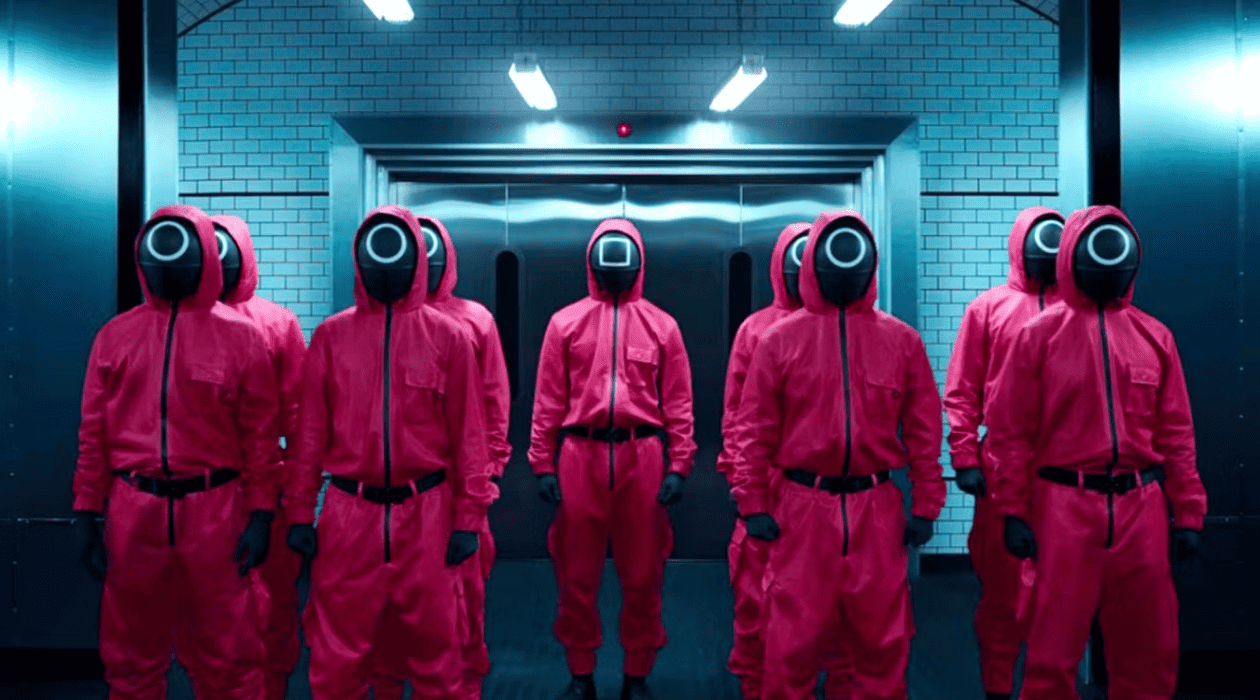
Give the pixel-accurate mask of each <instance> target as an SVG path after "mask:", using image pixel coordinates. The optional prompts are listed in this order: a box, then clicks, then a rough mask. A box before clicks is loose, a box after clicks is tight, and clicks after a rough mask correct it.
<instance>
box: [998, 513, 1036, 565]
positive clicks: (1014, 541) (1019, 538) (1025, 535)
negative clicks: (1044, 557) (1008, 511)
mask: <svg viewBox="0 0 1260 700" xmlns="http://www.w3.org/2000/svg"><path fill="white" fill-rule="evenodd" d="M1002 541H1003V542H1004V543H1005V544H1006V551H1008V552H1010V553H1011V556H1013V557H1015V558H1016V559H1033V560H1036V559H1037V540H1036V539H1035V538H1033V531H1032V528H1031V527H1028V523H1026V522H1024V520H1023V518H1017V517H1015V516H1013V515H1008V516H1006V522H1005V525H1004V527H1003V529H1002Z"/></svg>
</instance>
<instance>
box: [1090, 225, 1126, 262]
mask: <svg viewBox="0 0 1260 700" xmlns="http://www.w3.org/2000/svg"><path fill="white" fill-rule="evenodd" d="M1103 231H1113V232H1114V233H1115V234H1116V235H1118V236H1120V240H1122V241H1124V249H1123V250H1121V251H1120V254H1119V255H1117V256H1116V257H1114V258H1104V257H1102V256H1101V255H1099V254H1098V251H1097V250H1096V249H1095V248H1094V242H1095V241H1097V240H1098V234H1100V233H1102V232H1103ZM1129 238H1130V237H1129V232H1128V231H1126V230H1124V229H1123V228H1121V227H1119V226H1116V225H1115V224H1106V225H1103V226H1099V227H1098V228H1096V229H1094V231H1093V232H1092V233H1090V234H1089V239H1088V240H1086V241H1085V250H1086V252H1088V253H1089V257H1091V258H1093V260H1094V262H1096V263H1098V264H1099V265H1102V266H1103V267H1112V266H1113V265H1117V264H1119V263H1120V262H1122V261H1123V260H1124V259H1125V258H1127V257H1129V248H1130V246H1132V245H1133V244H1132V243H1130V242H1129Z"/></svg>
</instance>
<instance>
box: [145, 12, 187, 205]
mask: <svg viewBox="0 0 1260 700" xmlns="http://www.w3.org/2000/svg"><path fill="white" fill-rule="evenodd" d="M175 15H176V12H175V2H174V0H144V23H145V27H144V35H145V52H144V63H145V65H144V72H145V75H144V77H145V81H144V87H145V104H144V161H145V162H144V180H145V193H144V216H145V217H146V218H147V217H148V215H149V213H150V212H153V211H154V210H156V209H158V208H159V207H163V206H166V205H167V204H174V203H176V202H178V201H179V99H178V95H177V92H176V85H177V83H178V82H179V61H178V59H177V56H178V54H179V51H178V46H177V40H176V38H175V24H176V22H175Z"/></svg>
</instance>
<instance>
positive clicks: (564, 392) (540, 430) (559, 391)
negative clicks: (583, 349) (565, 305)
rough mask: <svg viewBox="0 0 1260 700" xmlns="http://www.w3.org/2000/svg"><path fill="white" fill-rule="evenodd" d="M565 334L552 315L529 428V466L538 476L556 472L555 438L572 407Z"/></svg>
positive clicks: (539, 361) (540, 358)
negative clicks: (570, 403)
mask: <svg viewBox="0 0 1260 700" xmlns="http://www.w3.org/2000/svg"><path fill="white" fill-rule="evenodd" d="M566 365H567V358H566V354H565V348H564V337H563V336H562V335H561V331H560V328H559V327H558V326H557V324H556V320H555V318H554V317H553V318H552V319H551V322H550V323H548V324H547V332H546V334H545V335H544V336H543V345H542V353H541V354H540V355H539V357H538V381H537V382H536V383H535V384H534V418H533V421H532V424H531V425H530V428H529V466H530V469H532V470H533V472H534V475H535V476H542V475H544V474H555V473H556V458H557V455H556V447H557V445H556V441H557V439H559V437H560V428H561V427H563V426H561V425H560V424H561V422H562V421H564V414H565V413H566V412H568V410H569V375H568V371H567V367H566Z"/></svg>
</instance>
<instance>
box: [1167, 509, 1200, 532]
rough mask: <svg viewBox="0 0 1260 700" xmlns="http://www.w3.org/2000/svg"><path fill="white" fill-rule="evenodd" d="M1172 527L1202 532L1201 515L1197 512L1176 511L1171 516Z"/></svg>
mask: <svg viewBox="0 0 1260 700" xmlns="http://www.w3.org/2000/svg"><path fill="white" fill-rule="evenodd" d="M1173 527H1174V528H1178V529H1180V528H1185V529H1187V530H1194V531H1195V532H1203V516H1202V515H1199V514H1197V513H1177V514H1176V515H1174V516H1173Z"/></svg>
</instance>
